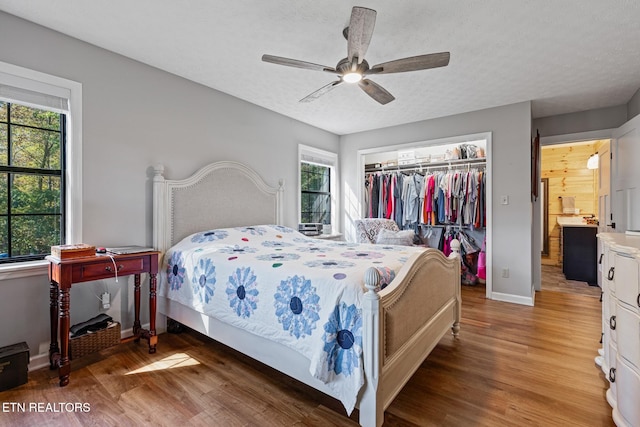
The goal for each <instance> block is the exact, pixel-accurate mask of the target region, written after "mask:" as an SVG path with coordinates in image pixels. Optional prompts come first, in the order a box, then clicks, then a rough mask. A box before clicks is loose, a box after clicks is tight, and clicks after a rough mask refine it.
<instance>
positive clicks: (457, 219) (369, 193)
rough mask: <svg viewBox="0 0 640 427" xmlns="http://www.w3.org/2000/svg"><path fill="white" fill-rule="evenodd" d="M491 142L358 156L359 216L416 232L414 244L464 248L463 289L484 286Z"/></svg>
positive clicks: (458, 142) (431, 145)
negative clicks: (456, 244)
mask: <svg viewBox="0 0 640 427" xmlns="http://www.w3.org/2000/svg"><path fill="white" fill-rule="evenodd" d="M488 144H490V142H489V138H477V136H476V138H452V139H451V140H447V141H444V142H443V141H439V142H438V143H430V142H424V143H423V144H422V145H420V144H412V145H411V146H409V147H407V146H394V147H389V148H387V149H380V150H379V151H371V152H367V153H361V154H362V159H361V162H362V164H363V169H364V170H363V174H364V176H363V180H362V188H361V194H362V204H361V206H362V210H363V212H362V217H363V218H386V219H391V220H394V221H395V222H396V224H397V225H398V228H400V229H401V230H407V229H411V230H414V232H415V236H414V243H415V244H419V245H425V246H429V247H433V248H437V249H439V250H441V251H443V252H444V253H445V255H448V254H449V253H450V250H451V249H450V242H451V240H452V239H454V238H455V239H458V240H459V241H460V242H461V248H462V263H461V267H462V277H461V281H462V283H463V284H465V285H477V284H485V283H486V280H487V272H488V271H489V272H490V269H489V268H488V266H487V259H488V257H487V234H488V233H487V230H488V223H487V219H488V216H487V208H488V206H487V202H486V201H487V200H488V197H487V193H488V191H487V190H488V186H490V184H491V183H490V174H488V168H487V154H488V153H487V151H488Z"/></svg>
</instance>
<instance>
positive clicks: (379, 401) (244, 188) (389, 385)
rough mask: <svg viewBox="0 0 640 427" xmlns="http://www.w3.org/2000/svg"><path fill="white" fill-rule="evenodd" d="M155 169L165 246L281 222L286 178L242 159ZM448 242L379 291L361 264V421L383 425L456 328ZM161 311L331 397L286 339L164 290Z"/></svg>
mask: <svg viewBox="0 0 640 427" xmlns="http://www.w3.org/2000/svg"><path fill="white" fill-rule="evenodd" d="M154 171H155V176H154V178H153V196H154V200H153V229H154V240H153V243H154V247H155V248H156V249H157V250H159V251H161V252H162V253H165V252H166V251H167V249H169V248H170V247H171V246H172V245H173V244H174V243H177V242H179V241H180V240H182V238H184V237H186V236H188V235H190V234H192V233H195V232H197V231H202V230H210V229H214V228H227V227H236V226H246V225H257V224H282V209H281V206H282V196H283V192H284V189H283V182H282V181H280V183H279V186H278V187H271V186H269V185H267V184H266V183H265V182H264V181H263V180H262V178H261V177H260V176H259V175H258V174H257V173H256V172H254V171H253V170H252V169H250V168H248V167H247V166H245V165H242V164H240V163H235V162H217V163H213V164H210V165H208V166H205V167H203V168H202V169H200V170H199V171H198V172H196V173H195V174H194V175H193V176H191V177H189V178H186V179H183V180H167V179H165V178H164V176H163V173H164V167H163V166H156V167H155V168H154ZM203 195H207V196H206V197H203ZM452 249H454V252H453V253H452V254H451V256H449V257H448V258H447V257H445V256H444V255H443V254H442V252H440V251H438V250H435V249H426V250H425V251H424V252H422V253H419V254H416V255H414V256H413V257H412V258H411V259H410V260H409V261H408V262H407V263H406V264H405V266H404V267H403V268H402V269H401V270H400V271H399V272H398V275H397V276H396V278H395V279H394V281H393V282H392V283H391V284H390V285H389V286H387V287H386V288H385V289H384V290H382V291H379V292H375V291H374V290H375V288H376V285H377V284H378V280H379V274H378V271H377V270H376V269H374V268H370V269H369V270H367V271H366V273H365V284H366V287H367V292H366V293H365V295H364V299H363V357H364V371H365V385H364V386H363V388H362V390H361V391H360V394H359V396H358V403H357V405H356V406H357V407H358V408H359V415H360V418H359V421H360V424H361V425H362V426H365V427H374V426H375V427H378V426H381V425H382V423H383V421H384V410H385V409H386V408H387V407H388V406H389V405H390V404H391V402H392V400H393V399H394V398H395V396H396V395H397V394H398V393H399V392H400V390H401V389H402V387H403V386H404V385H405V384H406V383H407V381H408V380H409V379H410V378H411V376H412V375H413V374H414V373H415V371H416V370H417V369H418V367H419V366H420V365H421V364H422V362H423V361H424V360H425V359H426V357H427V356H428V355H429V353H430V352H431V350H432V349H433V348H434V347H435V346H436V345H437V344H438V341H440V339H441V338H442V337H443V336H444V335H445V334H446V333H447V331H449V329H451V330H452V332H453V335H454V336H457V335H458V332H459V329H460V306H461V297H460V261H459V252H458V250H459V243H458V242H457V241H454V242H453V244H452ZM161 265H162V264H161ZM158 312H159V314H160V315H161V316H166V317H169V318H172V319H174V320H176V321H178V322H180V323H182V324H184V325H186V326H188V327H190V328H192V329H194V330H196V331H198V332H200V333H203V334H205V335H207V336H209V337H211V338H213V339H214V340H216V341H219V342H221V343H223V344H225V345H228V346H229V347H231V348H234V349H236V350H238V351H240V352H242V353H244V354H246V355H248V356H250V357H252V358H254V359H256V360H258V361H260V362H262V363H264V364H266V365H268V366H271V367H273V368H275V369H277V370H279V371H281V372H283V373H285V374H287V375H289V376H291V377H293V378H295V379H297V380H299V381H301V382H303V383H305V384H307V385H309V386H311V387H313V388H315V389H317V390H320V391H322V392H324V393H326V394H328V395H330V396H333V397H335V396H334V395H333V394H332V392H331V390H330V389H329V388H328V387H327V386H326V385H325V384H323V383H322V382H321V381H319V380H318V379H316V378H314V377H312V376H311V374H310V373H309V361H308V360H307V359H306V358H304V357H303V356H301V355H299V354H298V353H295V352H293V351H291V349H289V348H287V347H285V346H283V345H280V344H277V343H274V342H271V341H269V340H266V339H264V338H262V337H259V336H257V335H253V334H251V333H249V332H246V331H243V330H239V329H237V328H235V327H232V326H229V325H227V324H225V323H222V322H220V321H218V320H216V319H214V318H210V317H208V316H206V315H204V314H201V313H198V312H196V311H194V310H192V309H191V308H188V307H186V306H184V305H182V304H179V303H176V302H175V301H171V300H168V299H165V298H162V297H158ZM162 320H163V319H162V318H161V319H160V321H162ZM159 324H162V323H159Z"/></svg>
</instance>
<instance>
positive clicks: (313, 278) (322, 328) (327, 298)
mask: <svg viewBox="0 0 640 427" xmlns="http://www.w3.org/2000/svg"><path fill="white" fill-rule="evenodd" d="M421 250H422V249H421V248H414V247H406V246H386V245H365V244H354V243H346V242H337V241H330V240H329V241H325V240H320V239H314V238H310V237H306V236H304V235H303V234H300V233H298V232H297V231H295V230H293V229H291V228H287V227H283V226H276V225H260V226H254V227H239V228H227V229H217V230H209V231H205V232H200V233H196V234H193V235H191V236H188V237H186V238H185V239H183V240H182V241H181V242H180V243H178V244H177V245H175V246H174V247H173V248H171V249H170V250H169V251H168V252H167V253H166V254H165V257H164V263H165V264H164V265H163V268H162V272H161V276H162V279H163V280H160V287H159V291H158V292H159V294H160V295H162V296H165V297H167V298H170V299H172V300H176V301H178V302H180V303H182V304H184V305H187V306H190V307H193V308H194V309H195V310H197V311H199V312H201V313H204V314H206V315H208V316H211V317H215V318H217V319H219V320H221V321H224V322H226V323H229V324H232V325H234V326H237V327H239V328H243V329H246V330H247V331H250V332H252V333H254V334H256V335H259V336H262V337H265V338H268V339H271V340H274V341H277V342H279V343H281V344H284V345H286V346H288V347H290V348H292V349H293V350H295V351H297V352H299V353H301V354H302V355H304V356H305V357H307V358H308V359H309V361H310V366H309V370H310V372H311V374H312V375H313V376H315V377H316V378H318V379H319V380H321V381H323V382H324V383H326V384H327V385H328V386H329V387H330V388H331V389H332V390H333V391H334V392H336V394H337V395H338V396H339V397H340V399H341V401H342V403H343V404H344V406H345V409H346V410H347V412H348V413H349V414H350V413H351V411H352V410H353V408H354V405H355V403H356V398H357V395H358V391H359V390H360V388H361V387H362V385H363V383H364V371H363V362H362V309H361V299H362V296H363V295H364V292H365V288H364V280H363V278H364V271H365V270H366V269H367V268H369V267H371V266H373V267H376V268H377V269H378V271H379V272H380V273H381V276H382V278H383V281H382V282H383V283H382V286H383V287H384V286H385V285H386V284H387V283H389V282H390V281H391V280H393V278H394V277H395V274H396V272H397V271H398V270H399V269H400V268H401V267H402V265H403V263H404V262H405V261H406V260H407V259H408V257H409V256H410V255H412V254H413V253H415V252H417V251H421Z"/></svg>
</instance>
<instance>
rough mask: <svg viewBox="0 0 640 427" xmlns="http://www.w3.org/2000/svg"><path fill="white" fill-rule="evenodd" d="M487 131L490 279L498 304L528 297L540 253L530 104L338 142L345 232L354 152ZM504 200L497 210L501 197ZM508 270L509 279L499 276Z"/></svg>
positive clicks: (353, 195)
mask: <svg viewBox="0 0 640 427" xmlns="http://www.w3.org/2000/svg"><path fill="white" fill-rule="evenodd" d="M482 132H492V148H491V152H492V171H491V174H492V182H493V200H492V201H491V204H492V214H493V218H492V223H493V224H494V226H493V227H492V229H491V230H489V232H490V233H491V234H492V237H491V238H492V243H493V245H492V246H493V247H492V249H493V252H492V258H493V259H492V271H491V272H488V273H487V274H489V273H490V274H492V278H493V284H492V286H493V293H494V295H493V296H494V297H495V298H497V299H505V300H515V301H517V300H526V299H530V298H531V297H532V291H531V289H532V262H534V263H537V264H540V253H539V251H538V252H537V254H532V249H531V247H532V243H531V238H532V227H531V224H532V208H531V190H530V188H531V175H530V170H531V157H530V156H531V105H530V103H529V102H524V103H519V104H514V105H507V106H504V107H498V108H491V109H487V110H482V111H474V112H471V113H465V114H459V115H455V116H449V117H443V118H438V119H433V120H426V121H421V122H416V123H411V124H407V125H402V126H394V127H389V128H384V129H378V130H373V131H368V132H362V133H357V134H351V135H345V136H342V137H341V138H340V164H341V165H342V166H341V174H342V178H343V183H342V184H343V187H342V189H341V194H342V195H343V202H342V204H343V206H345V207H347V209H346V210H345V211H346V214H345V217H344V220H343V224H344V226H345V227H346V228H347V229H348V228H349V226H350V222H351V218H350V215H349V208H350V207H353V205H354V203H356V201H357V199H358V196H357V195H358V194H360V190H359V189H358V188H357V185H358V173H359V171H358V170H357V167H355V166H356V165H357V164H358V155H357V152H358V150H361V149H367V148H373V147H384V146H390V145H396V144H405V143H406V144H410V143H415V142H419V141H429V140H435V139H439V138H448V137H452V136H458V135H468V134H476V133H482ZM503 195H505V196H509V204H508V205H501V204H500V197H501V196H503ZM502 268H509V270H510V277H509V278H503V277H501V271H502Z"/></svg>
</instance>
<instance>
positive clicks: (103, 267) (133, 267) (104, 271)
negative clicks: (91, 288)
mask: <svg viewBox="0 0 640 427" xmlns="http://www.w3.org/2000/svg"><path fill="white" fill-rule="evenodd" d="M145 260H146V258H144V257H139V258H132V259H116V260H115V262H114V261H112V260H111V259H110V258H106V259H105V260H104V261H100V262H95V263H91V264H83V265H74V266H73V272H72V276H73V277H72V280H73V281H74V282H86V281H89V280H99V279H106V278H110V277H115V276H116V271H117V274H118V275H122V276H125V275H128V274H140V273H144V272H145V271H146V269H145Z"/></svg>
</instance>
